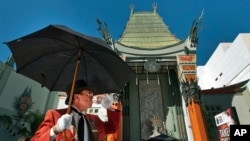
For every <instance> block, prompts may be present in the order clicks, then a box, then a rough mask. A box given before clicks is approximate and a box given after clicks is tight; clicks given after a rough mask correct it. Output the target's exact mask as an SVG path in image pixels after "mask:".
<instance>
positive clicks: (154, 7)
mask: <svg viewBox="0 0 250 141" xmlns="http://www.w3.org/2000/svg"><path fill="white" fill-rule="evenodd" d="M152 7H153V9H154V13H156V11H157V4H156V3H155V2H154V3H153V4H152Z"/></svg>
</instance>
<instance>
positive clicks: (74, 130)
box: [31, 80, 121, 141]
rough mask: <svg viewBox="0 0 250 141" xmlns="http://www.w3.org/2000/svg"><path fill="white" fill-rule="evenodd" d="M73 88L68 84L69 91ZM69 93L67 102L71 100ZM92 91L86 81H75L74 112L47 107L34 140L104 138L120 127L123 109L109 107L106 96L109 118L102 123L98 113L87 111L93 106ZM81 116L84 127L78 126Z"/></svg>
mask: <svg viewBox="0 0 250 141" xmlns="http://www.w3.org/2000/svg"><path fill="white" fill-rule="evenodd" d="M70 88H71V87H70V86H69V90H70ZM69 92H70V91H68V92H67V94H68V97H67V99H66V101H65V103H66V104H68V102H69ZM93 94H94V89H93V88H90V87H87V85H86V83H85V82H84V81H82V80H78V81H76V83H75V89H74V91H73V97H72V106H71V111H72V112H71V113H70V114H67V113H66V112H67V109H53V110H48V111H47V113H46V114H45V117H44V120H43V121H42V123H41V124H40V126H39V128H38V130H37V131H36V133H35V135H34V136H33V137H32V138H31V141H66V140H68V141H104V140H105V137H106V135H107V134H111V133H115V132H116V131H117V129H118V128H119V126H120V119H121V118H120V116H121V114H120V112H121V111H118V110H115V109H110V108H109V106H110V107H111V104H110V105H109V104H108V105H107V103H111V101H110V97H109V96H108V95H107V96H106V97H104V98H103V101H105V102H104V103H106V105H104V106H105V108H107V115H108V121H106V122H103V121H102V120H101V119H100V118H99V117H98V116H96V115H90V114H87V113H86V111H87V109H88V108H90V107H91V106H92V100H93ZM81 118H82V122H84V125H83V128H81V127H82V126H80V125H78V124H79V121H80V119H81ZM78 126H79V128H78ZM78 129H79V130H80V131H78ZM82 130H83V131H82ZM81 135H82V136H83V137H81ZM81 138H83V139H81Z"/></svg>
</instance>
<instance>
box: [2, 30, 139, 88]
mask: <svg viewBox="0 0 250 141" xmlns="http://www.w3.org/2000/svg"><path fill="white" fill-rule="evenodd" d="M7 45H8V46H9V48H10V50H11V52H12V53H13V56H14V59H15V61H16V71H17V73H20V74H23V75H25V76H27V77H29V78H31V79H33V80H35V81H37V82H39V83H41V84H42V85H43V86H45V87H47V88H48V89H49V90H51V91H66V88H67V85H68V84H69V83H72V82H74V81H73V80H84V81H85V82H86V83H87V84H88V86H90V87H94V88H95V89H96V93H120V92H121V90H122V89H123V87H124V86H125V84H126V83H127V82H128V81H130V80H131V79H133V78H134V77H135V72H134V71H133V70H132V69H131V68H130V67H129V66H128V65H127V64H126V63H125V62H124V61H123V60H122V59H121V58H120V57H119V56H118V55H117V54H116V53H115V52H114V51H113V50H112V49H111V47H110V46H108V45H107V44H106V43H105V42H104V41H103V40H101V39H98V38H95V37H91V36H87V35H84V34H81V33H79V32H76V31H74V30H71V29H69V28H67V27H65V26H62V25H49V26H47V27H45V28H43V29H41V30H38V31H36V32H34V33H31V34H29V35H27V36H24V37H21V38H18V39H16V40H13V41H10V42H7ZM77 62H78V63H77ZM74 73H75V75H74Z"/></svg>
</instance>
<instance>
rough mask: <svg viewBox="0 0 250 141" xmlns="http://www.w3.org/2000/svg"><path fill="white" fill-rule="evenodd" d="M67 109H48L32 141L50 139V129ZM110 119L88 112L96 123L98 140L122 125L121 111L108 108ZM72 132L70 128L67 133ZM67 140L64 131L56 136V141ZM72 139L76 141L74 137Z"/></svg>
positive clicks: (90, 118)
mask: <svg viewBox="0 0 250 141" xmlns="http://www.w3.org/2000/svg"><path fill="white" fill-rule="evenodd" d="M66 111H67V109H60V110H48V111H47V113H46V115H45V117H44V120H43V121H42V123H41V124H40V126H39V128H38V130H37V131H36V133H35V135H34V136H33V137H32V138H31V140H30V141H50V129H51V128H52V127H53V126H54V125H56V123H57V120H58V119H59V118H60V117H61V115H63V114H65V113H66ZM107 115H108V121H107V122H103V121H101V119H100V118H99V117H98V116H96V115H90V114H87V115H86V117H87V118H88V120H89V121H90V122H91V124H94V126H95V128H96V129H97V131H98V141H103V140H104V139H105V136H106V134H111V133H115V132H116V131H117V129H118V128H119V126H120V111H110V110H107ZM68 133H71V132H70V131H69V130H68V131H67V134H68ZM64 140H65V141H66V139H65V138H64V137H63V133H59V134H58V135H57V136H56V139H55V141H64ZM72 141H75V139H73V140H72Z"/></svg>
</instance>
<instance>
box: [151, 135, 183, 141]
mask: <svg viewBox="0 0 250 141" xmlns="http://www.w3.org/2000/svg"><path fill="white" fill-rule="evenodd" d="M147 141H179V140H178V139H176V138H174V137H170V136H168V135H164V134H160V135H158V136H156V137H153V138H150V139H148V140H147Z"/></svg>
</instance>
